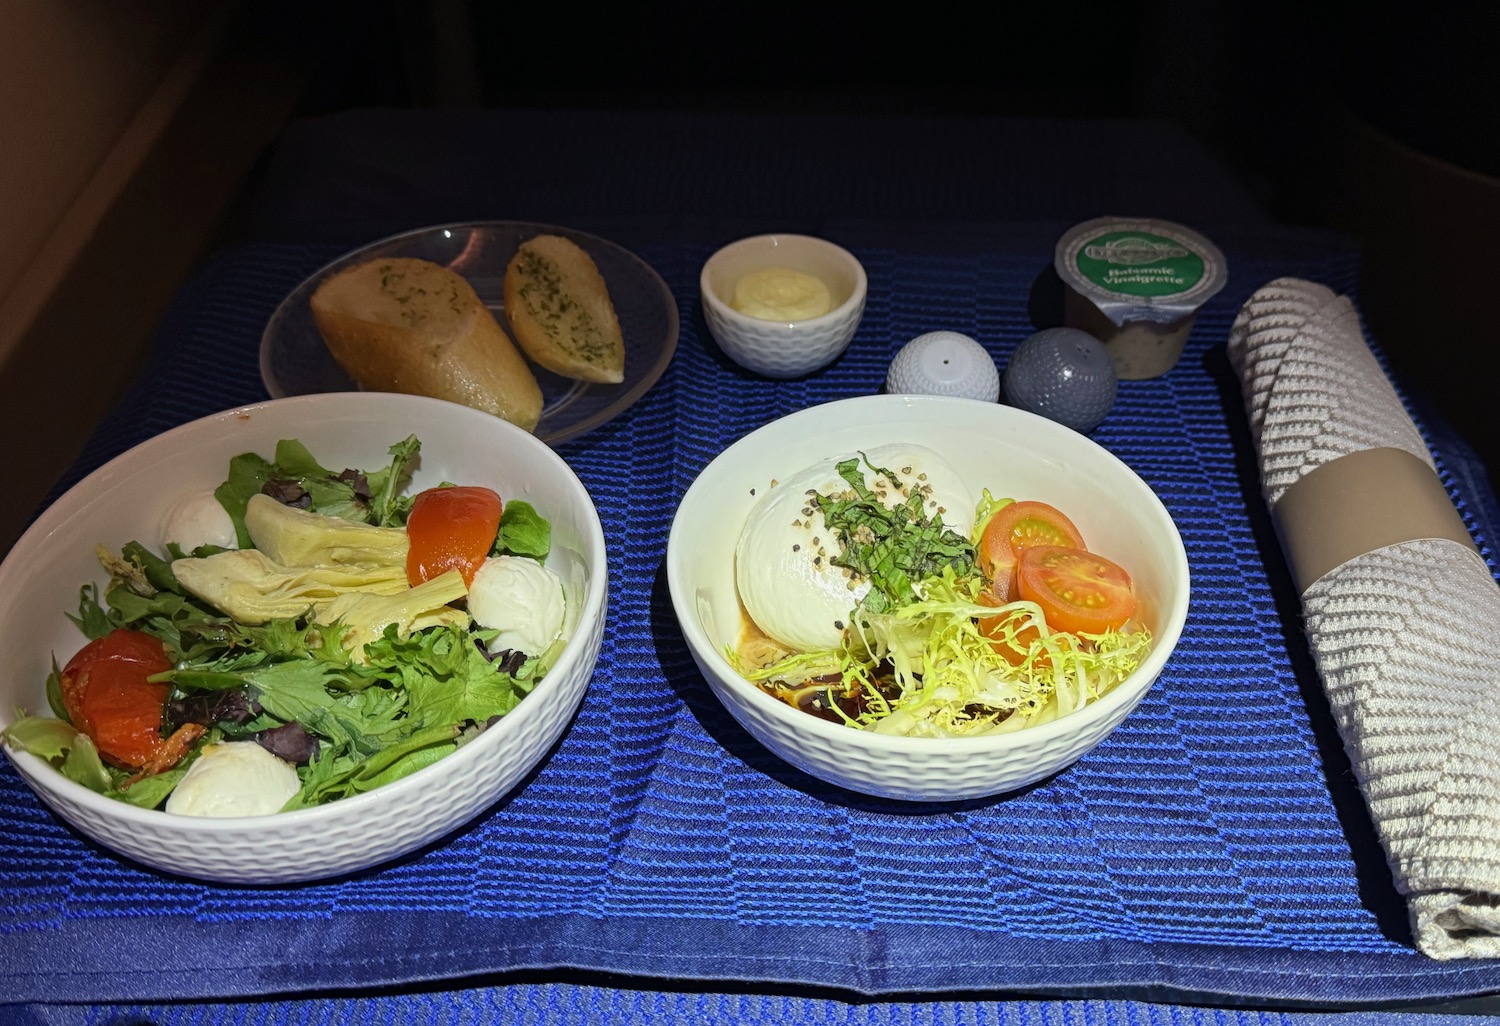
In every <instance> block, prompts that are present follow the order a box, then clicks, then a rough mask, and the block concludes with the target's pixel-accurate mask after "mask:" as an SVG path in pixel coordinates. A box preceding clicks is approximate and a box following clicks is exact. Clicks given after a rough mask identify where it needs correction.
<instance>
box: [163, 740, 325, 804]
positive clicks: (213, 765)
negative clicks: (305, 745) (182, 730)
mask: <svg viewBox="0 0 1500 1026" xmlns="http://www.w3.org/2000/svg"><path fill="white" fill-rule="evenodd" d="M301 787H302V783H301V781H299V780H298V779H297V768H296V767H295V766H293V765H292V764H291V763H289V762H287V761H286V760H285V759H281V758H278V757H276V756H274V755H272V754H271V753H270V752H268V751H266V750H265V749H264V748H262V747H261V746H260V745H258V744H256V743H255V742H254V741H226V742H223V743H221V744H216V745H209V746H208V747H206V748H204V749H203V751H202V752H201V753H199V755H198V758H197V760H196V761H195V762H194V763H193V764H192V765H191V766H189V767H188V771H187V772H186V773H185V774H183V776H182V779H181V780H180V781H178V783H177V786H176V787H175V788H173V790H172V793H171V795H170V796H168V798H167V811H168V812H171V813H175V814H177V815H179V816H210V817H229V816H269V815H271V814H272V813H274V812H280V811H281V807H282V806H283V805H285V804H286V803H287V801H288V800H289V799H290V798H291V797H292V795H294V794H296V793H297V791H298V790H299V789H300V788H301Z"/></svg>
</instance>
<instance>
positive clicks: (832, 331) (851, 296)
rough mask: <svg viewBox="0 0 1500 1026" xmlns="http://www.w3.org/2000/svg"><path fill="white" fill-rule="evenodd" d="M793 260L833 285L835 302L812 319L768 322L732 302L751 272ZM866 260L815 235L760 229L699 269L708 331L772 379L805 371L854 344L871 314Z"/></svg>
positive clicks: (796, 268) (791, 264)
mask: <svg viewBox="0 0 1500 1026" xmlns="http://www.w3.org/2000/svg"><path fill="white" fill-rule="evenodd" d="M768 267H787V268H790V269H791V270H794V271H801V272H802V273H804V274H810V275H812V276H813V277H815V278H819V279H821V280H822V281H823V284H825V285H827V286H828V291H829V294H830V296H831V298H832V300H833V309H832V310H830V311H829V312H828V313H826V314H824V315H823V316H821V317H810V318H808V319H807V320H804V321H768V320H762V319H760V318H758V317H750V316H748V315H747V314H742V313H740V312H739V311H738V310H736V309H734V307H732V306H731V305H730V303H731V301H732V300H733V299H734V287H735V283H736V282H738V281H739V280H740V279H741V278H743V277H744V276H745V275H747V274H749V273H750V272H751V271H758V270H762V269H765V268H768ZM868 285H869V283H868V281H867V279H866V277H865V269H864V266H863V265H862V264H861V263H860V262H859V261H858V260H856V259H855V258H854V255H853V254H852V253H850V252H849V251H848V250H846V249H844V248H843V247H841V246H836V245H834V244H833V243H831V242H828V241H826V240H824V239H817V238H813V237H812V236H810V235H755V236H751V237H750V238H748V239H740V240H739V241H738V242H731V243H730V244H729V245H727V246H725V247H724V248H723V249H721V250H719V251H718V252H716V253H715V254H714V255H713V256H711V257H709V258H708V260H707V262H705V263H704V265H703V272H702V274H701V275H700V276H699V291H700V292H701V293H702V297H703V315H704V319H705V320H707V321H708V330H709V332H710V333H711V334H712V335H713V337H714V340H715V341H717V342H718V343H719V346H720V348H722V349H723V350H724V352H725V353H726V354H728V356H729V358H730V359H732V360H733V361H734V362H735V363H737V364H739V365H740V366H741V367H744V368H745V369H747V370H752V371H755V372H756V373H757V374H764V375H765V376H766V377H768V378H780V379H787V378H800V377H802V376H803V375H804V374H811V373H812V372H813V371H815V370H817V369H818V368H820V367H824V366H826V365H827V364H829V363H832V362H833V360H834V359H836V358H837V357H838V356H839V354H840V353H842V352H843V351H844V350H845V349H847V348H849V342H850V340H852V339H853V338H854V332H855V329H857V328H858V327H859V322H860V319H861V318H862V317H864V313H865V293H866V291H867V289H868Z"/></svg>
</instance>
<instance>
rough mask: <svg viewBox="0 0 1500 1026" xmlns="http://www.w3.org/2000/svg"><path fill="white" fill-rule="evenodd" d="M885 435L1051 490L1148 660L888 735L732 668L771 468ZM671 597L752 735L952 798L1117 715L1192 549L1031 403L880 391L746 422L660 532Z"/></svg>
mask: <svg viewBox="0 0 1500 1026" xmlns="http://www.w3.org/2000/svg"><path fill="white" fill-rule="evenodd" d="M890 442H908V443H911V444H914V445H925V446H929V447H931V448H933V449H935V450H937V451H938V452H940V453H943V454H944V455H945V456H946V457H947V459H948V460H949V462H950V463H952V465H953V466H954V468H955V469H956V470H957V471H958V472H959V474H960V475H962V476H963V478H964V479H965V480H966V481H967V482H968V483H969V485H970V486H971V488H973V490H974V492H975V494H976V495H978V494H979V490H980V488H981V487H988V488H989V489H990V491H991V493H992V494H994V495H996V496H997V497H1000V496H1010V497H1013V498H1021V499H1039V500H1042V501H1045V502H1050V503H1052V504H1053V505H1054V506H1057V507H1058V508H1059V509H1061V510H1062V511H1063V512H1064V513H1066V514H1067V515H1068V516H1069V518H1071V519H1072V520H1073V521H1074V523H1075V524H1077V525H1078V528H1079V530H1080V531H1081V532H1082V533H1083V536H1084V539H1085V540H1086V541H1087V543H1088V545H1089V548H1090V549H1091V550H1092V551H1095V552H1098V553H1099V554H1101V555H1103V556H1107V557H1109V558H1111V559H1113V560H1115V561H1116V562H1118V563H1120V564H1121V565H1122V566H1124V567H1125V568H1126V569H1127V570H1128V571H1129V572H1130V573H1131V576H1132V578H1133V580H1134V584H1135V589H1136V593H1137V597H1138V599H1139V601H1140V613H1141V618H1142V620H1143V621H1144V623H1145V624H1146V625H1147V626H1148V627H1149V628H1150V630H1151V633H1152V636H1153V638H1154V642H1153V647H1152V649H1151V651H1150V653H1149V654H1148V655H1147V657H1146V659H1145V660H1144V662H1143V663H1142V665H1141V667H1140V668H1139V669H1138V670H1137V671H1136V672H1135V673H1134V674H1132V675H1131V676H1130V677H1129V678H1128V679H1126V680H1125V681H1123V682H1121V683H1120V684H1119V685H1118V686H1117V687H1116V688H1115V689H1114V690H1112V691H1110V692H1109V693H1108V694H1106V695H1104V696H1103V697H1102V698H1100V699H1098V700H1096V701H1094V702H1092V703H1090V704H1089V705H1086V706H1084V707H1083V708H1082V709H1081V710H1078V711H1077V712H1074V713H1072V714H1070V715H1067V716H1064V717H1062V718H1060V719H1057V720H1053V721H1051V722H1049V723H1043V724H1039V725H1037V726H1034V727H1028V728H1025V729H1023V730H1018V731H1015V732H1014V733H1010V734H999V735H992V736H989V737H976V738H955V739H933V738H912V737H893V736H887V735H882V734H875V733H870V732H868V731H861V730H855V729H853V728H851V727H846V726H843V725H841V724H835V723H831V722H828V721H825V720H822V719H819V718H818V717H815V716H812V715H809V714H808V713H805V712H802V711H800V710H797V709H794V708H792V707H791V706H789V705H787V704H786V703H785V702H781V701H778V700H777V699H775V698H772V697H771V696H770V695H768V694H766V693H765V692H764V691H762V690H760V689H759V688H758V687H756V686H755V685H754V684H751V683H750V682H749V681H747V680H745V679H744V678H743V677H741V676H740V675H739V674H738V673H736V672H735V670H734V668H733V666H732V665H731V664H730V662H729V660H728V659H727V658H726V656H725V654H724V653H725V646H726V645H728V644H733V643H734V642H736V641H737V639H738V637H739V634H740V631H741V626H742V621H741V615H742V613H741V607H740V604H739V601H738V594H737V592H736V589H735V567H734V549H735V542H736V540H737V539H738V537H739V534H740V531H741V529H742V527H743V526H744V524H745V520H746V518H747V516H748V515H749V513H750V510H751V507H752V506H754V504H755V503H756V501H757V496H763V495H764V494H765V489H766V487H767V486H768V485H769V484H770V482H771V481H772V480H773V479H782V478H786V477H789V476H790V475H791V474H793V473H795V472H796V471H798V470H801V469H802V468H803V467H805V466H807V465H809V464H811V463H814V462H816V461H818V460H821V459H825V458H827V457H830V456H837V455H841V454H844V453H850V452H855V451H857V450H862V449H868V448H871V447H873V446H877V445H881V444H885V443H890ZM667 582H668V587H669V589H670V591H671V595H672V604H673V608H674V610H675V612H676V614H677V618H678V620H679V622H680V623H681V626H682V631H683V634H684V636H685V637H686V639H687V643H688V647H689V648H690V649H691V651H692V654H693V657H694V659H695V660H696V661H697V663H698V667H699V669H700V670H701V671H702V673H703V676H704V677H705V678H706V679H707V680H708V683H709V686H710V687H712V688H713V691H714V693H715V694H716V695H717V696H718V697H719V699H720V700H721V701H722V702H723V703H724V705H725V706H726V707H727V708H728V709H729V711H730V712H731V713H732V714H733V715H734V717H735V719H736V720H738V721H739V722H740V724H741V725H742V726H743V727H744V728H745V729H746V730H747V731H749V732H750V733H751V734H752V735H753V736H754V737H755V738H756V739H757V740H758V741H760V742H761V743H762V744H764V745H765V746H766V747H767V748H769V749H770V750H771V751H772V752H774V753H775V754H776V755H778V756H779V757H781V758H782V759H784V760H786V761H787V762H789V763H791V764H792V765H793V766H796V767H797V768H799V769H801V770H803V771H805V772H807V773H809V774H811V775H813V776H815V777H818V778H820V779H822V780H825V781H828V782H829V783H833V784H837V785H838V786H840V787H845V788H848V789H849V790H851V791H859V792H862V793H864V794H871V795H876V796H880V797H886V798H898V799H906V800H910V801H924V802H936V801H956V800H963V799H972V798H981V797H986V796H990V795H997V794H1003V793H1005V792H1007V791H1012V790H1015V789H1016V788H1019V787H1024V786H1025V785H1027V784H1031V783H1034V782H1035V781H1038V780H1041V779H1042V778H1044V777H1046V776H1048V775H1050V774H1052V773H1055V772H1057V771H1058V770H1061V769H1063V768H1065V767H1067V766H1069V765H1071V764H1072V763H1073V762H1074V761H1075V760H1077V759H1078V758H1079V757H1080V756H1082V755H1084V754H1085V753H1086V752H1088V751H1089V750H1090V749H1092V748H1093V747H1094V746H1095V745H1097V744H1098V743H1099V742H1100V741H1101V740H1103V738H1104V737H1105V736H1106V735H1107V734H1108V733H1109V732H1110V731H1111V730H1113V729H1114V728H1115V727H1116V726H1118V725H1119V723H1120V721H1122V720H1123V719H1124V718H1125V717H1126V716H1127V715H1128V714H1129V713H1130V711H1131V710H1132V709H1134V708H1135V707H1136V705H1137V703H1139V702H1140V700H1141V698H1142V696H1143V695H1145V693H1146V691H1147V689H1149V688H1150V686H1151V684H1152V683H1153V682H1154V681H1155V680H1156V677H1157V675H1158V674H1159V673H1160V672H1161V669H1162V666H1163V665H1164V664H1165V663H1166V661H1167V658H1168V657H1169V656H1170V655H1171V654H1172V649H1173V647H1174V646H1175V645H1176V643H1177V640H1178V638H1179V636H1180V635H1181V633H1182V626H1183V622H1184V621H1185V619H1186V617H1187V606H1188V591H1189V581H1188V564H1187V555H1186V552H1185V551H1184V549H1183V545H1182V539H1181V536H1180V535H1179V534H1178V531H1177V528H1176V526H1175V525H1174V524H1173V522H1172V518H1171V515H1170V514H1169V513H1168V512H1167V510H1166V508H1165V507H1164V506H1163V505H1162V503H1161V501H1160V500H1159V499H1158V498H1157V497H1156V495H1155V493H1153V492H1152V491H1151V489H1150V487H1149V486H1147V484H1146V483H1145V482H1144V481H1142V480H1141V478H1140V477H1139V476H1137V475H1136V474H1135V472H1134V471H1132V470H1131V469H1130V468H1129V467H1127V466H1126V465H1125V464H1124V463H1122V462H1121V461H1120V460H1119V459H1117V458H1116V457H1115V456H1113V455H1112V454H1111V453H1109V452H1108V451H1107V450H1105V449H1103V448H1101V447H1100V446H1099V445H1098V444H1097V443H1095V442H1093V441H1091V440H1090V439H1088V438H1086V437H1084V436H1083V435H1081V434H1079V433H1078V432H1076V431H1073V430H1071V429H1070V428H1067V427H1064V426H1062V425H1061V424H1057V423H1054V422H1052V421H1050V420H1047V419H1045V418H1043V417H1039V416H1036V415H1035V414H1031V413H1026V412H1025V411H1022V410H1017V409H1014V408H1012V407H1008V406H1000V405H997V404H995V403H987V402H983V401H980V400H974V399H962V398H954V397H948V396H932V395H874V396H864V397H860V398H855V399H843V400H839V401H837V402H831V403H827V404H824V405H821V406H814V407H811V408H809V409H805V410H802V411H800V412H797V413H793V414H791V415H789V416H786V417H783V418H781V419H780V420H777V421H774V422H772V423H770V424H768V425H766V426H765V427H763V428H760V429H759V430H756V431H754V432H751V433H750V434H749V435H747V436H745V437H744V438H742V439H740V440H739V441H738V442H736V443H734V444H733V445H731V446H730V447H729V448H727V449H725V450H724V451H723V452H722V453H720V454H719V455H718V456H717V457H716V458H715V459H714V460H713V461H712V462H710V463H709V465H708V466H707V467H705V468H704V470H703V472H702V473H701V474H699V475H698V478H697V479H696V480H695V481H694V482H693V484H692V485H691V486H690V487H689V488H688V490H687V492H686V494H685V495H684V496H683V498H682V502H681V504H680V505H679V506H678V509H677V514H676V517H675V518H674V520H673V522H672V530H671V534H670V536H669V539H668V542H667Z"/></svg>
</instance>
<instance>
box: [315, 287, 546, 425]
mask: <svg viewBox="0 0 1500 1026" xmlns="http://www.w3.org/2000/svg"><path fill="white" fill-rule="evenodd" d="M312 312H313V320H314V321H316V322H317V325H318V331H319V332H320V333H321V334H322V336H323V341H324V342H326V343H327V345H328V351H329V352H330V353H332V354H333V358H334V359H335V360H337V361H338V363H339V366H341V367H343V368H344V370H345V371H346V372H347V373H348V374H349V376H350V377H352V378H353V379H354V380H355V381H357V382H358V383H359V384H360V386H361V387H363V388H366V389H370V390H371V391H379V392H406V393H409V394H412V395H428V396H433V397H435V398H438V399H447V400H448V401H449V402H456V403H462V404H463V405H465V406H472V407H474V408H476V409H480V410H484V411H485V412H486V413H492V414H494V415H495V416H497V417H500V418H503V419H504V420H508V421H510V422H511V423H512V424H515V425H517V426H518V427H523V428H525V429H526V430H527V431H532V430H535V428H536V425H537V421H538V420H540V419H541V415H542V390H541V388H540V387H539V386H538V385H537V382H536V376H535V375H534V374H532V373H531V368H530V367H529V366H527V364H526V358H525V357H523V356H522V355H521V353H520V352H519V351H518V350H517V349H516V347H515V345H514V344H513V343H512V342H511V340H510V338H509V337H508V336H507V335H506V334H505V330H504V329H503V328H501V327H500V325H499V323H498V322H497V321H496V320H495V316H494V314H492V313H490V311H489V308H488V307H486V306H485V305H484V301H483V300H481V299H480V298H479V296H478V295H476V294H475V292H474V289H473V287H472V286H471V285H470V284H469V283H468V281H467V280H465V279H464V277H463V276H462V275H459V274H456V273H454V272H453V271H450V270H449V269H448V268H446V267H443V266H441V265H439V264H435V263H432V262H431V261H427V260H416V259H412V258H407V257H382V258H379V259H376V260H371V261H368V262H367V263H363V264H358V265H356V266H354V267H351V268H348V269H347V270H344V271H340V272H339V273H338V274H335V275H334V276H332V277H331V278H329V279H328V280H327V281H325V282H323V284H321V285H320V286H318V289H317V291H316V292H314V293H313V296H312Z"/></svg>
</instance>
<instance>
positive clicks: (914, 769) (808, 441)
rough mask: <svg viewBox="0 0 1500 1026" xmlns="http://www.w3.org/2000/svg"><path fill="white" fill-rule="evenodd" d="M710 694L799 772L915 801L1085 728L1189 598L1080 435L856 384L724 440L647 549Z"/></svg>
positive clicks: (1126, 701) (1022, 781)
mask: <svg viewBox="0 0 1500 1026" xmlns="http://www.w3.org/2000/svg"><path fill="white" fill-rule="evenodd" d="M667 580H668V586H669V589H670V592H671V597H672V603H673V607H674V610H675V612H676V615H677V618H678V621H679V623H680V624H681V627H682V631H683V635H684V637H685V638H686V641H687V643H688V647H689V649H690V650H691V652H692V654H693V657H694V659H695V661H696V662H697V665H698V667H699V669H700V670H701V672H702V674H703V676H704V678H705V679H706V680H707V682H708V684H709V686H710V687H711V688H712V690H713V692H714V694H715V695H716V696H717V697H718V698H719V699H720V701H722V702H723V704H724V705H725V707H726V708H727V709H728V710H729V712H730V713H732V714H733V716H734V718H735V719H736V720H737V721H738V722H739V723H740V725H741V726H743V727H744V728H745V730H746V731H748V732H749V733H750V734H751V735H752V736H753V737H754V738H755V739H756V740H758V741H759V742H760V743H761V744H763V745H765V747H767V748H768V749H770V750H771V751H772V752H773V753H775V754H776V755H777V756H779V757H780V758H782V759H783V760H785V761H786V762H788V763H790V764H792V765H793V766H795V767H796V768H798V769H800V770H802V771H804V772H806V773H808V774H811V775H812V776H814V777H817V778H819V779H820V780H823V781H826V782H828V783H832V784H835V785H838V786H839V787H843V788H847V789H849V790H851V791H857V792H861V793H863V794H869V795H875V796H878V797H882V798H891V799H900V800H906V801H914V802H941V801H959V800H969V799H976V798H985V797H990V796H994V795H1001V794H1004V793H1006V792H1009V791H1014V790H1016V789H1018V788H1021V787H1024V786H1026V785H1028V784H1032V783H1035V782H1037V781H1039V780H1042V779H1043V778H1045V777H1047V776H1050V775H1051V774H1053V773H1056V772H1059V771H1060V770H1063V769H1065V768H1066V767H1068V766H1069V765H1071V764H1072V763H1074V762H1075V761H1077V760H1078V759H1080V758H1081V757H1083V756H1084V755H1085V754H1086V753H1087V752H1089V751H1090V750H1091V749H1092V748H1094V747H1095V746H1096V745H1098V744H1099V743H1100V742H1101V741H1102V740H1103V739H1104V738H1105V737H1106V736H1107V735H1108V734H1109V733H1110V731H1112V730H1113V729H1114V728H1115V727H1117V726H1118V725H1119V724H1120V722H1121V721H1122V720H1123V719H1124V718H1125V717H1126V716H1127V715H1129V714H1130V712H1131V711H1132V710H1133V709H1134V708H1135V707H1136V705H1137V704H1138V703H1139V702H1140V700H1141V698H1142V697H1143V696H1144V695H1145V694H1146V692H1147V690H1148V689H1149V688H1150V687H1151V685H1152V684H1153V682H1154V681H1155V680H1156V679H1157V677H1158V675H1159V674H1160V673H1161V671H1162V668H1163V667H1164V666H1165V665H1166V663H1167V660H1168V659H1169V657H1170V656H1171V654H1172V649H1173V647H1174V646H1175V645H1176V643H1177V640H1178V638H1179V636H1180V635H1181V632H1182V628H1183V624H1184V622H1185V620H1186V617H1187V607H1188V596H1189V590H1190V585H1189V574H1188V563H1187V556H1186V552H1185V550H1184V548H1183V544H1182V539H1181V536H1180V535H1179V533H1178V531H1177V528H1176V526H1175V525H1174V523H1173V521H1172V517H1171V515H1170V513H1169V512H1168V511H1167V509H1166V507H1165V506H1164V505H1163V504H1162V502H1161V500H1160V499H1159V498H1158V497H1157V496H1156V494H1155V493H1154V492H1153V491H1152V490H1151V488H1150V487H1149V486H1148V485H1147V484H1146V482H1145V481H1143V480H1142V479H1141V478H1140V476H1139V475H1137V474H1136V473H1135V472H1134V471H1133V470H1131V469H1130V467H1128V466H1126V465H1125V464H1124V463H1123V462H1121V461H1120V460H1119V459H1118V458H1117V457H1115V456H1114V455H1113V454H1111V453H1110V452H1108V451H1107V450H1106V449H1104V448H1103V447H1101V446H1100V445H1098V444H1097V443H1096V442H1094V441H1092V440H1090V439H1089V438H1087V437H1085V436H1084V435H1082V434H1079V433H1078V432H1076V431H1073V430H1071V429H1069V428H1067V427H1064V426H1063V425H1061V424H1057V423H1055V422H1053V421H1050V420H1047V419H1045V418H1043V417H1039V416H1036V415H1034V414H1031V413H1027V412H1025V411H1022V410H1018V409H1015V408H1013V407H1009V406H1002V405H998V404H995V403H989V402H983V401H978V400H972V399H960V398H952V397H946V396H931V395H874V396H864V397H859V398H854V399H844V400H838V401H835V402H830V403H826V404H823V405H820V406H814V407H810V408H808V409H805V410H801V411H799V412H796V413H793V414H790V415H788V416H785V417H782V418H781V419H779V420H776V421H773V422H771V423H770V424H767V425H766V426H764V427H762V428H760V429H758V430H756V431H753V432H751V433H750V434H749V435H747V436H745V437H744V438H742V439H740V440H739V441H738V442H735V443H734V444H733V445H731V446H729V447H728V448H727V449H725V450H724V451H723V452H722V453H720V454H719V455H718V456H717V457H715V458H714V459H713V460H712V461H711V462H710V463H709V464H708V465H707V466H706V467H705V468H704V469H703V471H702V472H701V473H700V474H699V475H698V477H697V478H696V479H695V480H694V482H693V483H692V485H691V486H690V487H689V488H688V490H687V492H686V493H685V494H684V496H683V499H682V501H681V503H680V504H679V507H678V510H677V513H676V516H675V518H674V520H673V523H672V529H671V533H670V535H669V539H668V545H667Z"/></svg>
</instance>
